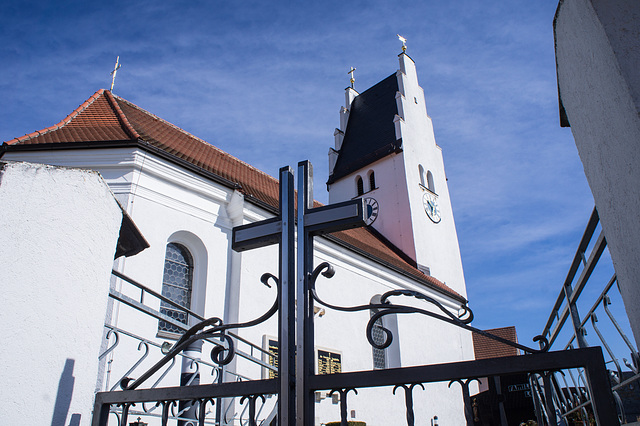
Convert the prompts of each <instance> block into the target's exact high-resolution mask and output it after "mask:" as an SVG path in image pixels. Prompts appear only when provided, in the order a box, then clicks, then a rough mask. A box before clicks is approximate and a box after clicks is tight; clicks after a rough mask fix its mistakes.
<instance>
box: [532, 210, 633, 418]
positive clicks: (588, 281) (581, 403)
mask: <svg viewBox="0 0 640 426" xmlns="http://www.w3.org/2000/svg"><path fill="white" fill-rule="evenodd" d="M600 228H601V227H600V226H599V217H598V213H597V211H596V209H595V208H594V210H593V212H592V214H591V217H590V219H589V222H588V224H587V227H586V229H585V231H584V234H583V236H582V239H581V240H580V244H579V246H578V249H577V251H576V254H575V256H574V258H573V261H572V262H571V266H570V268H569V272H568V274H567V277H566V279H565V281H564V283H563V285H562V290H561V291H560V294H559V295H558V298H557V300H556V302H555V305H554V306H553V309H552V310H551V313H550V315H549V318H548V320H547V322H546V324H545V326H544V329H543V331H542V333H541V334H542V336H544V337H545V338H546V339H547V340H548V341H549V345H550V347H551V348H552V349H553V348H554V346H555V347H556V350H559V349H565V350H566V349H574V348H576V347H577V348H586V347H589V346H590V345H589V343H588V342H587V337H586V336H587V333H588V331H593V332H594V334H595V335H596V336H597V339H596V341H595V342H594V343H595V344H594V346H602V348H603V349H604V352H605V358H607V356H608V359H607V360H606V362H607V365H608V371H609V375H610V382H611V389H612V391H613V395H614V399H615V402H616V406H617V410H618V417H619V419H620V422H621V423H622V424H625V423H627V422H633V421H636V420H637V419H636V417H635V416H637V415H638V414H640V413H629V412H626V410H625V406H626V405H627V403H628V402H629V401H625V400H624V398H623V397H622V396H621V393H622V392H621V391H623V390H625V389H626V388H629V387H631V389H633V385H634V382H636V381H638V379H640V372H639V366H640V362H639V360H640V359H639V356H638V350H637V348H636V347H635V345H634V344H633V343H632V340H631V339H630V338H629V337H628V335H627V333H628V331H625V329H626V330H630V328H629V327H628V320H627V319H626V315H625V314H624V307H623V306H622V298H621V296H620V290H619V288H618V285H617V278H616V274H615V273H613V275H612V276H611V277H610V278H607V276H608V275H607V276H605V277H604V278H603V277H602V275H603V274H602V273H599V274H597V275H598V276H596V274H594V271H596V268H597V267H598V265H599V264H598V262H599V261H600V260H601V259H602V256H603V254H604V253H605V249H606V247H607V242H606V238H605V236H604V232H603V231H602V230H601V229H600ZM598 230H599V232H598V233H597V232H596V231H598ZM596 233H597V236H595V235H596ZM594 236H595V238H594ZM600 265H602V264H600ZM607 266H609V267H610V265H607ZM611 269H612V268H611ZM603 284H604V285H603ZM614 284H615V285H614ZM583 294H584V296H583V297H582V298H581V297H580V296H581V295H583ZM596 295H597V296H596ZM614 300H615V301H616V302H615V303H617V305H618V306H617V311H620V312H622V313H620V312H617V316H618V318H616V315H615V313H614V311H613V310H612V309H611V307H612V305H613V304H614ZM579 307H580V309H582V310H583V311H584V310H585V308H586V312H587V313H586V314H585V315H584V316H582V317H581V316H580V312H579V309H578V308H579ZM598 314H600V316H598ZM600 318H604V319H605V321H606V323H605V324H603V323H600V324H598V321H599V319H600ZM604 328H607V331H606V332H605V331H603V329H604ZM564 339H566V340H564ZM624 350H628V351H629V355H628V356H629V360H628V359H627V358H624V357H623V355H622V354H621V352H623V351H624ZM623 365H624V366H626V367H627V369H626V370H625V369H624V368H623ZM549 374H550V377H549V380H551V381H552V382H553V386H552V389H554V391H553V392H551V393H552V394H551V395H549V394H547V395H545V394H544V391H543V388H542V383H543V381H544V380H545V378H544V377H543V376H542V375H532V376H531V387H532V389H533V390H534V392H533V394H534V396H535V398H534V402H535V403H536V404H535V405H536V410H537V412H538V418H544V419H545V420H546V421H547V423H548V424H556V422H557V421H559V420H560V418H565V419H569V418H570V419H571V420H572V421H582V422H585V423H584V424H589V423H588V421H589V420H588V419H589V418H590V417H591V411H590V405H591V402H592V401H591V390H590V389H589V386H588V385H587V380H586V379H585V375H584V370H583V369H573V370H566V371H558V372H552V373H549ZM639 384H640V383H639ZM627 393H628V392H627ZM638 397H640V395H638V396H636V398H638ZM546 400H552V401H553V407H554V409H553V411H554V412H551V408H550V407H551V405H549V404H546V405H545V403H544V401H546Z"/></svg>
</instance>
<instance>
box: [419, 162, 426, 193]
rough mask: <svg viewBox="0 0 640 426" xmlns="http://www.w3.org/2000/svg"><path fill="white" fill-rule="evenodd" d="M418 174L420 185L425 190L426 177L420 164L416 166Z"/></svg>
mask: <svg viewBox="0 0 640 426" xmlns="http://www.w3.org/2000/svg"><path fill="white" fill-rule="evenodd" d="M418 173H419V174H420V185H422V186H424V187H425V188H426V187H427V182H426V175H425V173H424V167H422V164H420V165H419V166H418Z"/></svg>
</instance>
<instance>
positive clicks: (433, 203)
mask: <svg viewBox="0 0 640 426" xmlns="http://www.w3.org/2000/svg"><path fill="white" fill-rule="evenodd" d="M422 205H423V207H424V211H425V212H426V213H427V216H429V219H431V220H432V221H433V223H439V222H440V221H441V220H442V216H441V215H440V206H439V205H438V197H437V196H436V195H435V194H432V193H431V192H425V193H424V194H422Z"/></svg>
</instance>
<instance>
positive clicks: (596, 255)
mask: <svg viewBox="0 0 640 426" xmlns="http://www.w3.org/2000/svg"><path fill="white" fill-rule="evenodd" d="M606 247H607V240H606V239H605V237H604V232H601V233H600V235H599V236H598V239H597V240H596V242H595V245H594V247H593V250H592V251H591V254H590V255H589V260H588V261H587V264H586V265H585V267H584V269H583V270H582V273H581V274H580V277H579V278H578V281H577V282H576V286H575V288H574V289H573V291H572V293H571V299H570V300H568V301H567V303H566V304H565V305H564V308H563V309H562V312H561V313H560V317H559V318H558V322H557V323H556V325H555V327H554V328H553V330H552V331H551V332H550V333H549V337H548V339H547V340H549V346H551V345H552V344H553V342H555V340H556V339H557V338H558V335H559V334H560V331H561V330H562V327H563V326H564V324H565V322H566V321H567V319H568V318H569V314H570V306H571V304H572V303H575V302H576V300H577V299H578V297H579V296H580V294H582V290H584V287H585V286H586V284H587V281H588V280H589V277H591V274H592V273H593V270H594V269H595V267H596V265H597V264H598V261H599V260H600V257H602V253H603V252H604V249H605V248H606ZM561 294H562V295H564V288H563V290H562V291H561ZM555 312H557V311H555ZM553 315H554V312H552V316H553ZM545 332H548V330H546V329H545ZM543 335H544V334H543Z"/></svg>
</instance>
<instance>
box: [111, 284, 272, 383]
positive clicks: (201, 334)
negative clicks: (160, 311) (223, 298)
mask: <svg viewBox="0 0 640 426" xmlns="http://www.w3.org/2000/svg"><path fill="white" fill-rule="evenodd" d="M269 280H272V281H274V282H275V284H276V289H277V295H276V299H275V301H274V302H273V305H272V306H271V308H269V310H268V311H267V312H265V313H264V314H263V315H261V316H260V317H258V318H256V319H254V320H252V321H248V322H244V323H237V324H224V323H223V322H222V320H221V319H220V318H217V317H211V318H207V319H205V320H202V321H200V322H199V323H198V324H196V325H194V326H193V327H191V328H190V329H189V330H187V331H186V332H185V333H184V334H183V335H182V337H180V339H179V340H178V341H177V342H176V343H175V344H174V345H173V346H172V347H171V348H170V349H169V351H168V352H167V353H166V355H165V356H164V357H162V358H161V359H160V360H159V361H158V362H157V363H156V364H155V365H154V366H153V367H151V368H150V369H149V370H147V371H146V372H145V373H144V374H142V375H141V376H140V377H139V378H138V379H136V380H133V379H132V378H130V377H124V378H123V379H122V380H121V381H120V386H121V387H122V389H125V390H132V389H136V388H137V387H139V386H140V385H141V384H142V383H144V382H145V381H146V380H147V379H149V377H151V376H152V375H154V374H155V373H156V372H157V371H158V370H159V369H160V368H162V366H163V365H165V364H167V363H168V362H169V361H171V360H172V359H174V358H175V357H176V356H177V355H178V354H179V353H180V352H182V351H183V350H185V349H187V348H188V347H189V345H191V344H192V343H194V342H196V341H199V340H203V339H213V338H216V339H219V340H220V341H222V343H218V344H216V345H215V346H214V348H213V349H212V350H211V360H212V361H213V362H215V363H216V364H218V365H226V364H229V363H230V362H231V361H232V360H233V357H234V356H235V345H234V343H233V339H232V338H231V336H229V335H228V334H226V333H225V331H226V330H229V329H236V328H248V327H253V326H255V325H258V324H261V323H263V322H265V321H267V320H268V319H269V318H271V317H272V316H273V315H274V314H275V313H276V312H277V311H278V299H279V297H280V291H281V289H280V281H279V280H278V278H277V277H276V276H275V275H273V274H270V273H265V274H263V275H262V277H260V281H261V282H262V283H263V284H264V285H265V286H267V287H269V288H271V285H270V284H269ZM129 383H131V384H129Z"/></svg>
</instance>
